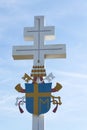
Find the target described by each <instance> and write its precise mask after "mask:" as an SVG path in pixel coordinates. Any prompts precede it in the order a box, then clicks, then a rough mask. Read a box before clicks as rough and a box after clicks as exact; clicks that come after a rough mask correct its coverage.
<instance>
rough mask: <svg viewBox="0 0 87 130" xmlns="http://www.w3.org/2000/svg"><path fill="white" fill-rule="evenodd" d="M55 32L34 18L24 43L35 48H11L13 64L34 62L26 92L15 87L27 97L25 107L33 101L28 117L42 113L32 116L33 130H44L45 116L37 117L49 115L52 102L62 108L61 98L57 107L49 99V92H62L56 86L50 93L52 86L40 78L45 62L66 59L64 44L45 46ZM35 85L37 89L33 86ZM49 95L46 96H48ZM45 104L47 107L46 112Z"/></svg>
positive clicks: (26, 31) (25, 31)
mask: <svg viewBox="0 0 87 130" xmlns="http://www.w3.org/2000/svg"><path fill="white" fill-rule="evenodd" d="M54 32H55V28H54V26H45V25H44V16H35V17H34V27H25V28H24V39H25V40H27V41H34V44H33V45H26V46H13V52H12V55H13V58H14V60H25V59H34V63H33V69H32V72H31V76H32V77H33V83H32V84H28V83H27V84H25V86H26V91H25V90H23V89H21V88H20V85H17V87H16V88H17V90H18V91H19V92H25V93H26V104H28V102H30V101H33V98H34V104H35V106H36V107H35V108H34V110H33V106H32V102H30V104H31V107H29V106H28V105H27V107H28V109H29V112H30V113H33V114H34V113H35V114H36V113H39V112H40V109H42V110H41V111H42V112H41V113H39V114H36V115H35V114H34V115H33V126H32V130H44V116H41V115H40V114H43V113H46V112H47V111H48V109H49V108H50V102H53V104H57V106H58V104H61V103H60V98H59V103H58V102H56V100H54V98H55V97H54V96H51V95H50V94H51V92H55V91H57V90H59V89H60V88H61V85H60V84H58V83H57V85H56V87H55V88H54V89H51V86H50V85H51V83H47V84H46V83H44V81H43V77H44V76H46V72H45V69H44V59H54V58H65V57H66V46H65V44H51V45H48V44H47V45H46V44H44V40H52V39H54ZM42 81H43V83H42ZM34 83H36V84H37V85H36V86H35V84H34ZM32 88H33V89H34V90H33V89H32ZM27 92H28V93H27ZM43 92H44V93H43ZM34 94H35V95H34ZM48 94H49V96H47V95H48ZM35 96H36V97H35ZM32 97H33V98H32ZM50 97H52V98H53V101H51V100H50ZM56 98H57V97H56ZM39 102H40V104H39ZM46 103H47V104H48V109H47V106H46ZM38 104H39V105H38ZM41 106H43V107H41ZM56 108H57V107H56ZM55 110H56V109H55ZM55 110H54V111H55ZM38 111H39V112H38Z"/></svg>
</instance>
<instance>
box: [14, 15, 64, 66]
mask: <svg viewBox="0 0 87 130" xmlns="http://www.w3.org/2000/svg"><path fill="white" fill-rule="evenodd" d="M53 36H54V26H44V17H43V16H39V17H38V16H36V17H35V26H34V27H25V28H24V38H25V39H26V40H34V45H33V46H14V47H13V58H14V59H16V60H19V59H22V60H23V59H33V58H34V66H38V65H40V66H43V65H44V59H45V58H65V57H66V46H65V44H55V45H44V39H53Z"/></svg>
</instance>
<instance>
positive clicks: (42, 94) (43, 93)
mask: <svg viewBox="0 0 87 130" xmlns="http://www.w3.org/2000/svg"><path fill="white" fill-rule="evenodd" d="M51 86H52V83H39V84H37V83H25V90H26V109H27V111H28V112H29V113H31V114H35V115H40V114H44V113H46V112H48V111H49V109H50V107H51Z"/></svg>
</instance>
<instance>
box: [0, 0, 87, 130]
mask: <svg viewBox="0 0 87 130" xmlns="http://www.w3.org/2000/svg"><path fill="white" fill-rule="evenodd" d="M39 15H44V16H45V19H46V25H48V26H51V25H53V26H55V37H56V38H55V40H54V41H50V42H48V43H49V44H50V43H54V44H56V43H61V44H66V48H67V51H66V52H67V58H66V59H56V60H45V66H46V70H47V73H48V74H49V73H50V72H52V73H53V74H54V75H55V77H56V78H55V79H54V80H53V86H54V85H55V84H56V82H59V83H61V84H62V85H63V89H61V91H60V92H59V93H56V94H55V95H60V96H61V98H62V102H63V104H62V105H61V106H60V107H59V109H58V111H57V113H56V114H54V113H52V109H51V110H50V111H49V112H48V113H47V114H46V115H45V130H53V129H54V128H55V130H58V129H61V130H87V1H86V0H61V1H59V0H54V1H52V0H51V1H50V0H31V1H29V0H25V1H21V0H0V129H2V130H11V129H12V130H15V129H16V130H18V129H21V130H24V129H26V130H30V129H31V128H32V116H31V114H29V113H28V112H27V111H26V110H25V108H24V110H25V113H24V114H20V113H19V111H18V108H17V107H16V106H15V105H14V104H15V99H16V97H18V96H23V94H19V93H17V92H16V91H15V89H14V87H15V85H16V84H18V83H21V84H22V85H24V82H23V81H22V79H21V77H22V76H23V75H24V73H25V72H26V73H28V74H29V73H30V72H31V69H32V65H33V62H32V61H27V60H25V61H14V60H13V58H12V46H13V45H28V44H29V42H26V41H24V37H23V29H24V27H26V26H33V25H34V24H33V22H34V16H39Z"/></svg>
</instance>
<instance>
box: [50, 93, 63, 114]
mask: <svg viewBox="0 0 87 130" xmlns="http://www.w3.org/2000/svg"><path fill="white" fill-rule="evenodd" d="M51 98H52V101H51V102H52V103H53V105H56V107H55V108H54V109H53V112H54V113H55V112H56V111H57V109H58V104H59V105H61V104H62V102H61V97H60V96H58V97H55V96H52V95H51Z"/></svg>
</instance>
